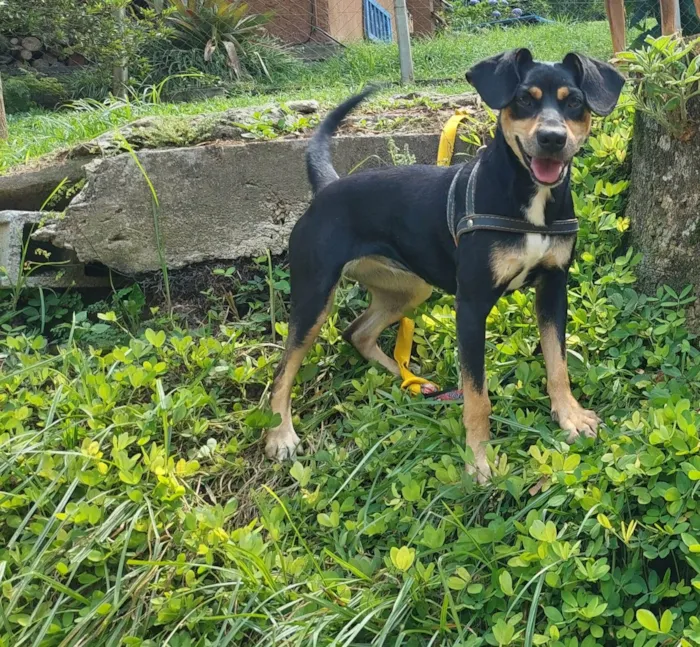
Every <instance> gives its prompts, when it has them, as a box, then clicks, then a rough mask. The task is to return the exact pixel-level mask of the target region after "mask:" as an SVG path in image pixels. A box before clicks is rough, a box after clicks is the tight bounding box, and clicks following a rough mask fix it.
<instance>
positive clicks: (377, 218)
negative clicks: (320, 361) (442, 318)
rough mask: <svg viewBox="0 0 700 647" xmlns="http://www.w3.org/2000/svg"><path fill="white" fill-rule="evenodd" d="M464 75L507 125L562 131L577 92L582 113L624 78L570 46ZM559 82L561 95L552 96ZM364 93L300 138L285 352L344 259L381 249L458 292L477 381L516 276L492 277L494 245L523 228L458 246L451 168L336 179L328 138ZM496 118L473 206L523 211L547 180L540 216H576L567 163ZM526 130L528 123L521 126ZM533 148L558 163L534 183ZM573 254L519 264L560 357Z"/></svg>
mask: <svg viewBox="0 0 700 647" xmlns="http://www.w3.org/2000/svg"><path fill="white" fill-rule="evenodd" d="M467 78H468V79H469V80H470V82H471V83H473V84H474V85H475V87H476V88H477V90H478V91H479V93H480V94H481V96H482V98H483V99H484V101H485V102H486V103H487V104H488V105H489V106H491V107H492V108H499V109H503V110H508V111H509V112H508V115H509V119H510V121H509V123H510V124H511V126H510V128H511V129H512V128H513V126H512V124H513V123H517V122H518V120H520V123H522V124H525V123H527V124H530V123H532V124H536V125H538V126H537V127H546V128H551V127H552V124H555V125H557V124H558V125H559V126H560V127H561V128H568V129H569V131H571V126H572V125H573V126H576V127H577V128H579V127H581V132H583V133H584V136H585V132H584V130H585V128H587V124H589V123H590V115H589V114H588V112H587V108H586V106H584V105H583V104H584V101H583V97H585V102H586V103H587V105H588V106H589V107H590V109H591V110H594V111H596V112H599V113H600V114H607V113H608V112H610V111H611V110H612V108H613V106H614V103H615V102H616V101H617V97H618V95H619V92H620V89H621V87H622V81H621V77H620V76H619V75H618V74H617V72H616V71H615V70H614V68H610V66H607V64H603V63H599V62H596V61H591V60H590V59H587V58H586V57H582V56H578V55H568V56H567V57H566V59H565V60H564V62H563V63H558V64H554V65H551V64H544V63H536V62H534V61H533V59H532V56H531V54H530V52H529V51H528V50H526V49H520V50H514V51H512V52H507V53H505V54H502V55H499V56H496V57H493V58H491V59H488V60H486V61H484V62H482V63H479V64H477V65H475V66H474V67H473V68H472V69H471V70H470V71H469V72H468V74H467ZM563 87H564V88H566V90H567V92H566V93H563V94H566V97H564V96H561V97H560V96H559V93H558V90H562V88H563ZM370 92H371V89H369V90H366V91H365V92H363V93H362V94H360V95H357V96H355V97H352V98H351V99H349V100H348V101H346V102H345V103H343V104H342V105H341V106H340V107H338V108H336V109H335V110H334V111H333V112H331V113H330V115H329V116H328V117H327V118H326V120H325V121H324V122H323V123H322V124H321V126H320V127H319V130H318V132H317V133H316V135H315V136H314V138H313V139H312V141H311V143H310V145H309V152H308V155H307V163H308V172H309V181H310V182H311V185H312V187H313V189H314V193H315V194H316V195H315V198H314V200H313V202H312V204H311V205H310V207H309V209H308V210H307V212H306V213H305V214H304V216H303V217H302V218H301V219H300V220H299V221H298V222H297V224H296V226H295V227H294V230H293V231H292V235H291V238H290V241H289V259H290V269H291V286H292V287H291V292H292V293H291V306H292V308H291V315H290V331H291V332H290V338H289V340H288V349H294V348H299V347H301V346H303V345H304V343H305V341H306V342H308V340H309V334H310V331H311V330H312V329H313V328H314V326H317V325H318V322H319V321H320V320H321V318H322V315H323V313H324V311H326V310H327V307H328V304H329V300H330V298H331V296H332V293H333V289H334V286H335V285H336V283H337V282H338V280H339V279H340V276H341V274H342V272H343V268H344V267H345V265H346V264H347V263H349V262H350V261H353V260H356V259H360V258H363V257H368V256H372V257H382V258H383V259H386V260H387V261H388V262H389V263H390V264H391V265H393V266H396V265H398V266H400V267H401V268H403V269H405V270H407V271H408V272H411V273H413V274H415V275H416V276H417V277H420V278H421V279H423V280H424V281H425V282H427V283H429V284H430V285H432V286H435V287H438V288H440V289H441V290H443V291H445V292H448V293H450V294H455V295H456V308H457V332H458V337H459V347H460V352H461V363H462V369H463V373H464V375H465V376H466V377H467V378H469V379H470V381H471V382H472V384H473V385H475V386H476V388H477V390H481V388H482V385H483V384H484V341H485V326H486V318H487V315H488V313H489V311H490V310H491V308H492V307H493V305H494V304H495V302H496V301H497V299H498V298H499V297H500V296H501V295H502V294H504V293H505V292H507V291H508V290H509V285H510V284H511V283H513V282H512V281H511V282H508V281H503V280H500V281H499V280H497V278H496V276H495V274H494V270H493V265H492V263H493V262H494V256H493V253H494V250H496V249H499V250H503V249H505V250H509V249H513V250H519V252H518V253H520V251H521V250H523V249H524V247H523V245H524V241H525V239H524V238H523V236H522V235H521V234H511V233H503V232H489V231H478V232H474V233H470V234H467V235H464V236H462V237H461V238H460V239H459V242H458V245H455V241H454V240H453V238H452V236H451V234H450V231H449V229H448V226H447V222H446V211H447V196H448V190H449V187H450V184H451V182H452V180H453V178H454V177H455V174H456V173H457V172H458V170H459V167H457V166H453V167H436V166H421V165H416V166H403V167H396V168H383V169H374V170H368V171H364V172H360V173H356V174H353V175H350V176H348V177H344V178H338V175H337V173H336V171H335V169H334V168H333V166H332V163H331V156H330V138H331V136H332V134H333V132H334V131H335V129H336V128H337V127H338V126H339V124H340V122H341V121H342V119H343V118H344V117H345V116H346V115H347V114H348V113H349V112H350V110H351V109H352V108H353V107H355V106H356V105H358V104H359V103H360V101H362V100H363V99H364V98H365V97H366V96H367V95H368V94H369V93H370ZM524 94H526V95H527V96H524ZM502 114H503V113H502ZM524 120H530V121H524ZM503 124H504V122H502V121H499V126H498V128H497V130H496V134H495V137H494V139H493V140H492V141H491V142H490V143H489V144H488V146H487V147H486V149H485V150H484V151H483V153H482V154H481V156H480V160H481V164H480V170H479V174H478V178H479V180H478V183H477V186H476V195H475V210H476V213H484V214H496V215H502V216H508V217H510V218H518V219H522V218H524V217H525V215H524V211H525V209H526V208H527V207H528V205H530V203H531V201H532V200H533V195H534V194H535V193H536V192H538V191H542V190H543V187H544V188H545V189H546V191H547V192H548V193H547V195H548V196H549V199H548V200H546V201H543V202H542V204H544V220H545V222H546V223H547V224H551V223H552V222H554V221H556V220H565V219H570V218H573V217H574V208H573V200H572V196H571V190H570V187H569V174H570V170H569V164H570V162H571V160H570V159H566V160H564V159H563V158H562V159H560V157H561V156H560V157H552V156H550V155H549V153H542V152H541V151H540V152H539V153H538V152H535V153H532V152H529V153H527V154H525V152H524V149H523V150H519V149H518V148H517V147H515V146H514V144H513V143H512V142H513V141H514V140H516V141H518V143H520V141H519V139H518V138H517V137H514V136H513V132H515V131H513V130H511V131H509V133H508V134H509V135H510V139H509V138H508V137H506V134H507V133H506V132H504V125H503ZM566 124H568V126H567V125H566ZM576 124H579V125H578V126H577V125H576ZM530 130H532V128H530V127H529V126H528V129H524V130H523V131H522V132H529V131H530ZM535 139H536V138H535ZM579 145H580V144H579ZM571 150H573V149H571ZM532 155H535V158H536V159H535V161H536V162H538V163H541V162H542V160H544V162H550V161H552V160H555V161H556V163H557V164H559V165H560V167H561V168H562V172H561V176H560V178H559V180H558V181H557V182H551V183H550V182H547V181H546V180H541V181H540V183H539V184H538V183H537V182H536V175H537V174H536V173H534V174H533V168H532V166H530V161H531V159H530V156H532ZM563 155H564V153H562V156H563ZM572 155H573V153H572ZM474 164H475V161H472V162H470V163H469V164H468V167H469V168H468V169H465V171H470V170H471V168H473V166H474ZM535 170H537V169H535ZM545 175H546V174H545ZM468 177H469V172H465V173H463V174H462V178H461V179H460V184H459V187H458V191H457V193H458V195H464V192H465V189H466V182H467V179H468ZM542 182H544V184H543V183H542ZM570 262H571V257H569V258H568V261H566V259H565V262H561V263H560V265H559V266H557V267H552V266H551V265H549V266H548V265H546V264H544V263H540V264H534V265H532V266H529V265H528V266H526V269H525V270H524V272H528V273H527V275H526V276H525V278H524V285H537V309H538V313H539V319H540V322H541V323H546V324H548V325H553V326H554V328H555V331H556V338H557V340H558V342H559V343H560V345H561V352H562V354H563V352H564V336H565V326H566V278H567V271H568V264H569V263H570ZM521 274H523V273H522V272H521ZM274 390H275V387H274V386H273V392H274Z"/></svg>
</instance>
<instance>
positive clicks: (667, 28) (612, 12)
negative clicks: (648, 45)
mask: <svg viewBox="0 0 700 647" xmlns="http://www.w3.org/2000/svg"><path fill="white" fill-rule="evenodd" d="M693 1H694V3H695V11H697V13H698V16H700V0H693ZM659 4H660V5H661V33H662V34H664V35H670V34H677V33H680V31H681V9H680V4H679V0H659ZM605 10H606V12H607V14H608V23H609V24H610V35H611V36H612V44H613V52H615V54H617V53H618V52H621V51H623V50H624V49H625V0H605Z"/></svg>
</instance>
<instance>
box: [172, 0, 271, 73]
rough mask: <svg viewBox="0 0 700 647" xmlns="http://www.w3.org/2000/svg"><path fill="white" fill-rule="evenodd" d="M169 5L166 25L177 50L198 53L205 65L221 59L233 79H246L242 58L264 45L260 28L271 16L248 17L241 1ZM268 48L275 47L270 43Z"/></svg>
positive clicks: (185, 0) (181, 0)
mask: <svg viewBox="0 0 700 647" xmlns="http://www.w3.org/2000/svg"><path fill="white" fill-rule="evenodd" d="M168 1H169V2H170V4H171V6H172V7H173V8H174V9H175V11H174V12H172V13H170V14H169V15H168V16H167V18H166V22H167V24H168V25H169V26H170V27H171V29H172V32H173V42H174V44H175V45H176V46H177V47H179V48H181V49H192V50H199V51H200V52H201V55H202V59H203V60H204V62H206V63H209V62H210V61H212V59H213V58H214V56H217V55H219V56H223V58H224V60H225V61H226V65H227V66H228V67H229V68H230V70H231V72H232V73H233V74H234V75H235V78H237V79H241V78H242V77H243V76H247V75H248V71H247V69H246V67H245V65H244V63H243V61H242V57H243V56H244V55H245V54H246V52H247V50H248V49H250V47H251V46H253V45H260V44H261V43H263V35H262V28H263V26H264V25H265V24H267V23H268V22H269V20H270V19H271V17H272V14H270V13H259V14H255V13H250V11H249V8H248V5H247V4H246V3H245V2H243V1H242V0H168ZM267 44H268V45H269V46H270V47H274V46H275V45H273V44H272V42H270V41H268V43H267ZM222 50H223V52H222ZM261 62H262V59H261ZM263 66H264V63H263Z"/></svg>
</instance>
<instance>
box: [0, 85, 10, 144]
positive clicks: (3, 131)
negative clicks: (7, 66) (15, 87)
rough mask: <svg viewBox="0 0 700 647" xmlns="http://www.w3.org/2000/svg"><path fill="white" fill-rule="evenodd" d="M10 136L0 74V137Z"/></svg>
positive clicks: (3, 138)
mask: <svg viewBox="0 0 700 647" xmlns="http://www.w3.org/2000/svg"><path fill="white" fill-rule="evenodd" d="M9 136H10V133H9V132H8V130H7V115H5V99H4V97H3V94H2V74H0V139H2V140H5V139H7V138H8V137H9Z"/></svg>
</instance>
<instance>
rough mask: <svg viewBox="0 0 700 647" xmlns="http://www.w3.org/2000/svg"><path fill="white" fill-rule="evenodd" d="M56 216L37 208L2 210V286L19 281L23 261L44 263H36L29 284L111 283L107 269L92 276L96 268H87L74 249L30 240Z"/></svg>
mask: <svg viewBox="0 0 700 647" xmlns="http://www.w3.org/2000/svg"><path fill="white" fill-rule="evenodd" d="M56 215H57V214H47V213H46V212H38V211H0V268H4V269H3V270H0V287H3V288H7V287H11V286H13V285H16V284H17V282H18V280H19V279H20V272H21V268H22V262H23V260H24V261H25V262H27V261H29V262H30V263H41V264H42V265H43V266H42V267H40V268H38V267H36V265H35V266H34V269H32V271H31V273H30V274H29V275H28V276H27V277H26V279H25V285H26V286H27V287H45V288H67V287H81V288H89V287H103V286H108V285H109V277H108V276H107V275H106V273H105V271H104V268H100V269H99V270H96V271H95V272H94V273H93V274H92V275H91V272H92V269H93V268H88V269H87V271H86V268H85V266H84V264H83V263H81V262H80V261H78V259H77V257H76V255H75V252H73V251H72V250H70V249H67V248H62V249H57V248H54V247H53V246H51V245H48V244H42V243H37V242H35V241H33V240H30V236H31V234H32V232H33V231H35V230H36V229H37V228H39V227H40V226H41V225H42V224H43V223H44V222H46V221H47V219H48V218H51V217H55V216H56ZM27 241H29V242H28V244H27ZM25 245H27V247H26V254H25ZM47 254H48V257H47Z"/></svg>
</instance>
